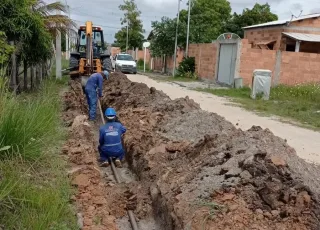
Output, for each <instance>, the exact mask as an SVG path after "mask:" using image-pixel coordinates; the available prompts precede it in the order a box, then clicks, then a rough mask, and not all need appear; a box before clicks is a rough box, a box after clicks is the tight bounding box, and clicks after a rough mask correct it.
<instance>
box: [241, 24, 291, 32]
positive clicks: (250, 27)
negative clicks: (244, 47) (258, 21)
mask: <svg viewBox="0 0 320 230" xmlns="http://www.w3.org/2000/svg"><path fill="white" fill-rule="evenodd" d="M286 24H287V23H281V24H276V25H265V26H247V27H242V29H243V30H250V29H258V28H265V27H277V26H283V25H286Z"/></svg>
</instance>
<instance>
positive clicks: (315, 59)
mask: <svg viewBox="0 0 320 230" xmlns="http://www.w3.org/2000/svg"><path fill="white" fill-rule="evenodd" d="M319 63H320V54H314V53H295V52H282V54H281V74H280V83H281V84H286V85H296V84H301V83H311V82H316V83H320V65H319Z"/></svg>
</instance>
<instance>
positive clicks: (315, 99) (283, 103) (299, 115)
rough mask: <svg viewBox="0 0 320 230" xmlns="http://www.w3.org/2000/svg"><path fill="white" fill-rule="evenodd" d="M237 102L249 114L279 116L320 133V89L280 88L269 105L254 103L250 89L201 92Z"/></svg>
mask: <svg viewBox="0 0 320 230" xmlns="http://www.w3.org/2000/svg"><path fill="white" fill-rule="evenodd" d="M198 90H199V91H206V92H209V93H212V94H215V95H217V96H223V97H228V98H231V99H233V101H235V102H238V103H240V105H241V106H242V107H244V108H245V109H248V110H254V111H258V112H262V113H263V114H265V115H277V116H280V117H284V118H289V119H291V120H293V121H297V122H299V123H301V124H302V125H304V126H308V127H310V128H313V129H317V130H320V85H317V84H313V85H299V86H294V87H290V86H277V87H275V88H272V89H271V95H270V100H269V101H264V100H261V99H257V100H252V99H251V98H250V89H249V88H242V89H198Z"/></svg>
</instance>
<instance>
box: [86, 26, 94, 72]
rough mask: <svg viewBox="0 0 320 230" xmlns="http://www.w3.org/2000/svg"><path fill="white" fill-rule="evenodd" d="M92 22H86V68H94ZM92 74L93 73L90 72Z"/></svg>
mask: <svg viewBox="0 0 320 230" xmlns="http://www.w3.org/2000/svg"><path fill="white" fill-rule="evenodd" d="M92 27H93V26H92V22H91V21H87V22H86V37H87V42H86V66H88V67H89V68H93V47H92V39H93V38H92ZM90 72H91V71H90Z"/></svg>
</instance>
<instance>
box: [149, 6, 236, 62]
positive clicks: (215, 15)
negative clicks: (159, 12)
mask: <svg viewBox="0 0 320 230" xmlns="http://www.w3.org/2000/svg"><path fill="white" fill-rule="evenodd" d="M230 13H231V7H230V3H229V2H228V1H227V0H194V1H192V5H191V12H190V15H191V20H190V35H189V42H190V43H206V42H212V41H213V40H215V39H216V38H217V37H218V36H219V35H220V34H221V33H222V32H223V25H224V24H225V22H226V21H228V20H229V18H230ZM187 23H188V11H187V10H181V11H180V22H179V30H178V46H179V47H185V46H186V38H187ZM152 29H153V30H152V32H153V38H152V39H151V51H152V54H153V55H154V56H161V55H164V54H165V55H172V54H173V53H174V43H175V33H176V18H174V19H170V18H167V17H163V18H162V19H161V21H156V22H152Z"/></svg>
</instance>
